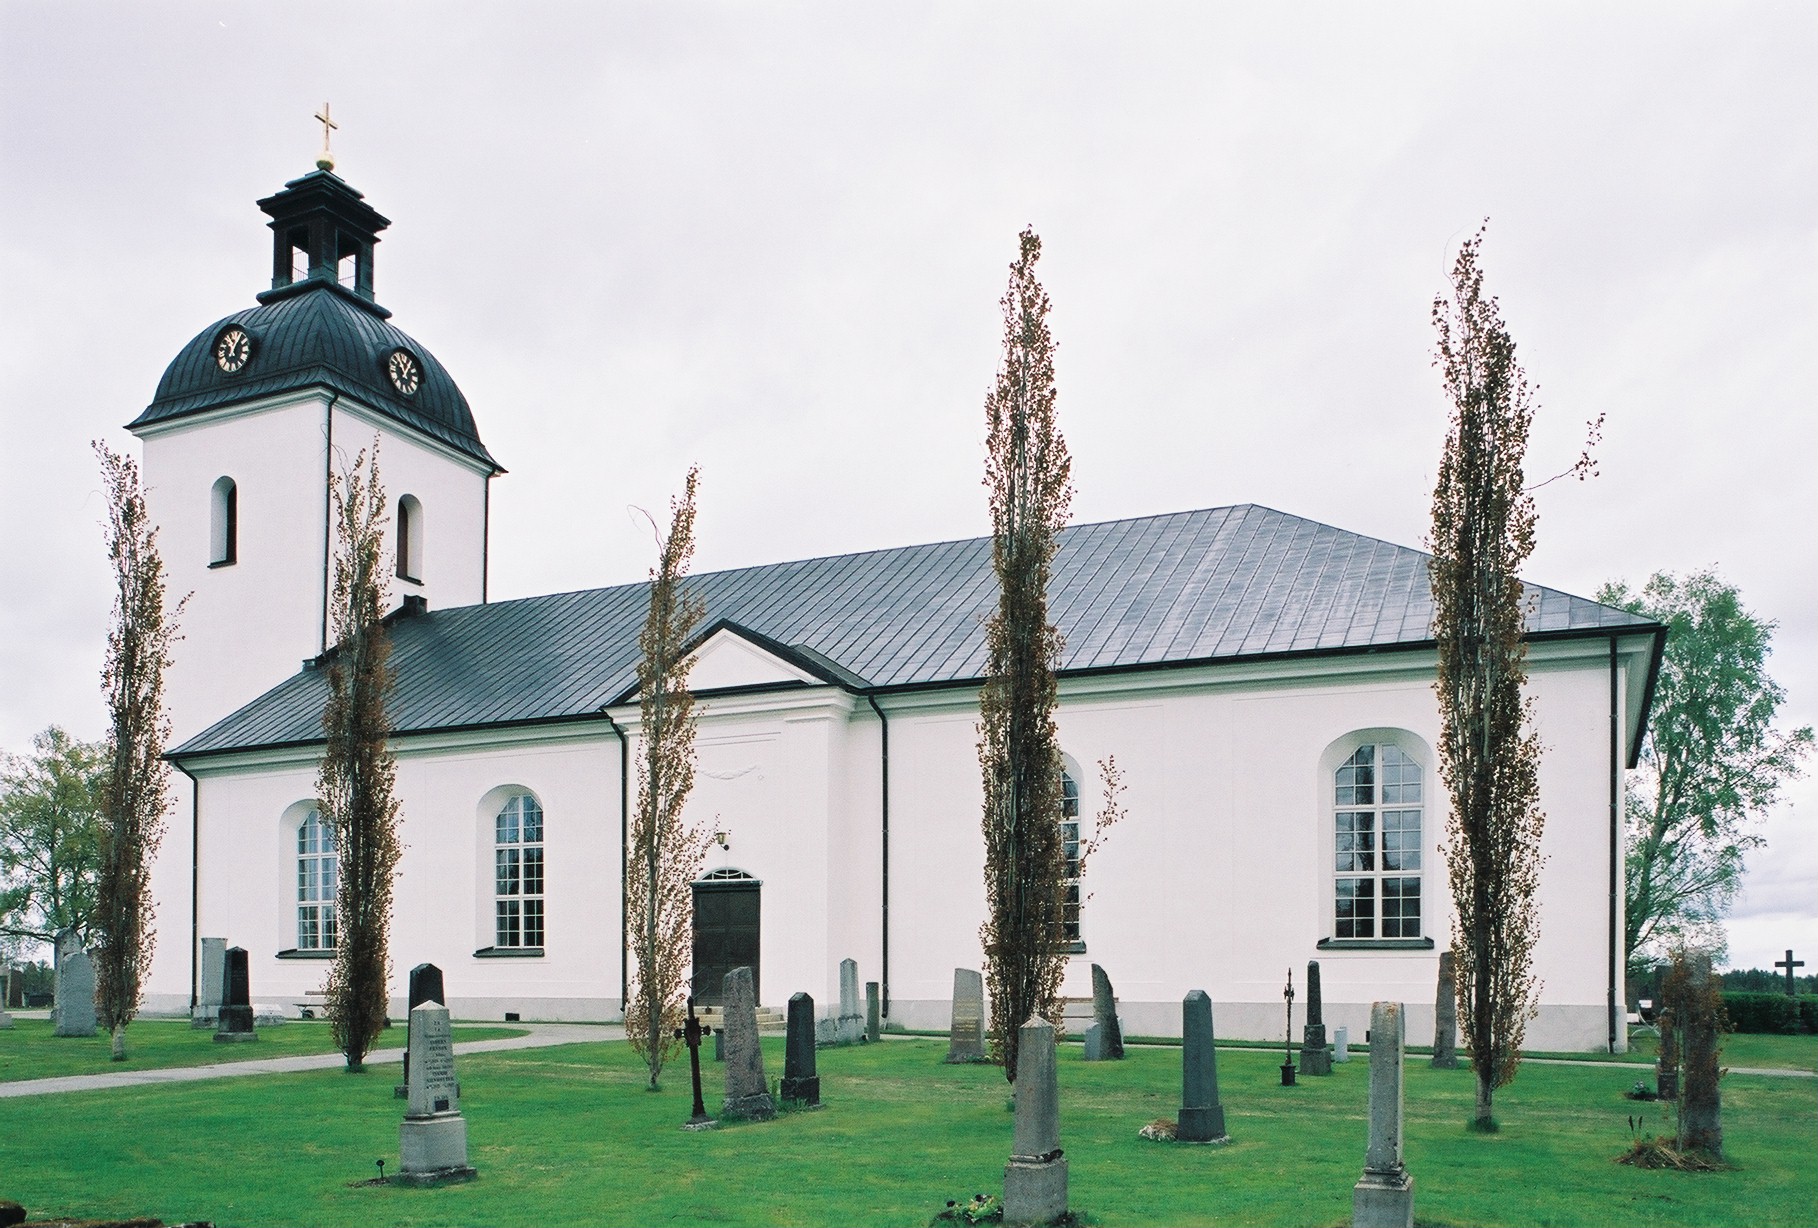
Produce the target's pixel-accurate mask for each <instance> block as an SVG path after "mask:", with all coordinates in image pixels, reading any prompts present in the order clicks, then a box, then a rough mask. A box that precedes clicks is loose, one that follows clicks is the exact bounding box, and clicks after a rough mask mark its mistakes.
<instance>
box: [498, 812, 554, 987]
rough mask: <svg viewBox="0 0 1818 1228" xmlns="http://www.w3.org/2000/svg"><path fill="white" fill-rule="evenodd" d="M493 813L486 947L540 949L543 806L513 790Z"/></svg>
mask: <svg viewBox="0 0 1818 1228" xmlns="http://www.w3.org/2000/svg"><path fill="white" fill-rule="evenodd" d="M493 810H494V813H493V839H492V853H493V856H492V888H493V889H492V905H493V906H492V914H493V923H492V947H493V949H494V950H500V951H519V950H525V951H535V950H541V949H543V947H544V946H545V944H546V943H547V941H548V935H549V915H548V885H549V878H548V871H549V863H548V860H547V856H546V845H545V839H546V837H547V834H548V832H547V828H546V826H545V818H544V814H543V804H542V802H541V801H539V800H538V799H537V796H536V795H535V794H534V793H532V792H530V790H528V789H514V790H512V791H511V792H509V793H508V794H506V795H505V797H504V798H503V799H502V800H501V801H500V802H499V804H498V806H496V807H494V808H493ZM532 834H534V839H532V838H530V835H532Z"/></svg>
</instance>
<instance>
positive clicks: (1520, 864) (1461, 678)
mask: <svg viewBox="0 0 1818 1228" xmlns="http://www.w3.org/2000/svg"><path fill="white" fill-rule="evenodd" d="M1483 234H1484V232H1483V231H1482V230H1479V231H1478V232H1477V234H1476V235H1474V236H1472V237H1471V238H1470V239H1468V240H1466V242H1465V243H1464V245H1463V246H1462V247H1461V248H1460V249H1459V252H1458V258H1457V260H1456V261H1455V262H1454V264H1453V266H1452V273H1451V297H1450V299H1448V298H1446V297H1445V296H1443V295H1442V296H1440V297H1438V298H1436V299H1435V300H1434V302H1433V325H1434V327H1435V329H1437V331H1438V333H1439V349H1438V354H1437V356H1436V359H1435V365H1436V366H1438V367H1439V368H1440V371H1441V374H1442V376H1443V379H1444V385H1445V391H1446V396H1447V398H1448V399H1449V400H1450V401H1451V403H1452V409H1451V424H1450V429H1449V430H1448V432H1447V436H1446V445H1445V452H1444V455H1443V456H1442V458H1441V460H1440V466H1439V480H1438V483H1437V485H1436V487H1435V489H1434V491H1433V541H1432V546H1433V562H1432V587H1433V606H1434V610H1433V634H1434V638H1435V639H1436V640H1437V641H1438V652H1439V669H1438V680H1437V682H1436V683H1435V689H1436V691H1437V692H1438V696H1439V709H1440V746H1439V770H1440V776H1441V778H1442V779H1443V780H1444V783H1445V786H1446V791H1447V793H1448V795H1449V800H1450V803H1451V805H1450V815H1449V821H1448V824H1447V835H1446V846H1445V853H1446V858H1447V864H1448V869H1449V872H1450V877H1451V887H1452V901H1453V905H1454V907H1455V909H1456V912H1457V928H1456V929H1455V930H1454V932H1453V934H1452V953H1453V958H1454V959H1455V960H1456V962H1457V967H1458V1013H1459V1018H1460V1020H1461V1021H1462V1023H1463V1025H1464V1030H1465V1035H1466V1036H1467V1038H1468V1039H1469V1042H1470V1046H1471V1064H1472V1067H1473V1068H1474V1070H1475V1071H1476V1075H1477V1104H1476V1112H1475V1116H1474V1119H1473V1125H1474V1127H1475V1128H1477V1129H1482V1130H1493V1129H1495V1118H1494V1116H1493V1114H1492V1097H1493V1094H1494V1092H1495V1090H1496V1089H1497V1088H1499V1087H1503V1086H1506V1085H1507V1084H1508V1083H1509V1081H1510V1080H1511V1079H1513V1078H1514V1077H1515V1069H1516V1066H1517V1064H1518V1063H1519V1061H1520V1048H1521V1040H1522V1036H1523V1033H1524V1032H1525V1030H1526V1027H1527V1021H1528V1020H1529V1019H1531V1018H1533V1017H1534V1014H1535V1010H1536V1003H1537V1001H1538V997H1539V982H1538V981H1537V980H1536V978H1535V976H1534V973H1533V968H1532V961H1533V952H1534V942H1535V939H1536V937H1537V936H1538V933H1539V924H1540V919H1539V913H1538V909H1537V904H1536V898H1535V897H1536V893H1537V890H1538V887H1539V881H1540V864H1541V856H1540V837H1541V830H1542V826H1543V823H1544V816H1543V815H1542V814H1541V812H1540V809H1539V804H1538V783H1537V769H1538V767H1539V761H1540V742H1539V739H1538V738H1537V736H1536V735H1535V733H1534V730H1533V714H1532V710H1531V702H1530V701H1529V700H1528V699H1526V698H1525V697H1524V695H1523V684H1524V682H1525V680H1526V676H1527V673H1526V667H1525V657H1526V651H1527V649H1526V643H1525V641H1524V640H1523V632H1524V619H1523V613H1524V611H1523V601H1522V589H1521V578H1520V570H1521V565H1522V563H1523V562H1525V561H1526V560H1527V558H1528V556H1529V555H1530V554H1531V553H1533V550H1534V527H1535V517H1534V501H1533V498H1532V496H1531V495H1529V494H1528V493H1527V492H1526V490H1525V489H1524V486H1523V476H1522V466H1523V462H1524V460H1525V457H1526V453H1527V443H1528V426H1529V423H1530V422H1531V421H1532V419H1533V397H1532V392H1531V390H1530V388H1529V386H1528V381H1527V376H1526V375H1525V374H1524V372H1523V371H1522V369H1521V367H1520V365H1519V364H1518V363H1517V362H1516V361H1515V342H1514V341H1513V340H1512V339H1511V338H1510V336H1509V334H1508V331H1507V330H1506V329H1505V328H1504V327H1503V323H1502V318H1501V314H1500V311H1499V310H1498V307H1497V304H1496V300H1495V299H1494V298H1492V297H1488V296H1486V295H1485V294H1484V290H1483V272H1482V270H1481V269H1480V268H1479V267H1478V254H1479V249H1480V247H1481V246H1482V243H1483Z"/></svg>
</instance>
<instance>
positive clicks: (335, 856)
mask: <svg viewBox="0 0 1818 1228" xmlns="http://www.w3.org/2000/svg"><path fill="white" fill-rule="evenodd" d="M291 851H292V858H291V865H292V867H293V869H294V874H295V879H294V881H295V884H296V896H295V901H296V913H295V916H294V923H295V926H296V929H295V932H296V936H297V946H296V949H297V950H298V951H333V950H334V949H335V946H336V944H337V942H339V940H340V935H339V932H338V928H337V922H336V920H335V894H336V892H337V891H338V889H339V887H340V867H341V858H340V855H339V853H338V852H337V851H336V849H335V833H334V828H333V827H332V826H331V825H330V824H329V822H328V820H327V819H325V818H323V817H322V812H321V811H320V810H318V809H317V808H316V807H314V806H311V807H310V808H309V809H307V810H305V811H304V812H303V817H302V820H301V821H300V822H299V823H298V824H297V827H296V835H295V837H294V838H293V840H292V843H291Z"/></svg>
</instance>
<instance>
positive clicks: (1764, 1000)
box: [1723, 992, 1818, 1035]
mask: <svg viewBox="0 0 1818 1228" xmlns="http://www.w3.org/2000/svg"><path fill="white" fill-rule="evenodd" d="M1806 1003H1813V1004H1814V1005H1813V1007H1807V1006H1806V1005H1805V1004H1806ZM1723 1009H1724V1011H1725V1012H1726V1013H1727V1014H1728V1015H1729V1017H1730V1030H1731V1031H1732V1032H1765V1033H1769V1034H1780V1035H1786V1034H1792V1033H1796V1032H1799V1031H1802V1030H1804V1031H1810V1030H1812V1029H1811V1027H1810V1025H1809V1024H1804V1026H1803V1027H1802V1020H1804V1019H1809V1018H1811V1017H1812V1015H1813V1014H1814V1013H1818V999H1812V998H1806V999H1804V1000H1801V999H1798V998H1789V997H1787V996H1786V995H1785V994H1783V993H1734V992H1731V993H1726V994H1724V995H1723Z"/></svg>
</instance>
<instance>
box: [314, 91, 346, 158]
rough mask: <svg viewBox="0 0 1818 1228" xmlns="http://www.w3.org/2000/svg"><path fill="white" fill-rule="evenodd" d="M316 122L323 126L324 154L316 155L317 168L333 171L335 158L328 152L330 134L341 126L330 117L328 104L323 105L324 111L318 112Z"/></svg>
mask: <svg viewBox="0 0 1818 1228" xmlns="http://www.w3.org/2000/svg"><path fill="white" fill-rule="evenodd" d="M316 122H317V123H318V124H321V125H322V152H321V153H319V154H317V155H316V168H317V169H318V170H324V171H332V170H333V169H335V156H334V155H333V154H332V153H330V152H328V134H329V133H330V132H332V131H334V130H335V129H336V128H339V127H340V126H341V125H340V124H337V123H336V122H335V121H334V120H333V119H331V118H330V117H329V110H328V104H327V103H326V102H325V103H323V104H322V109H321V110H320V111H318V112H316Z"/></svg>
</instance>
